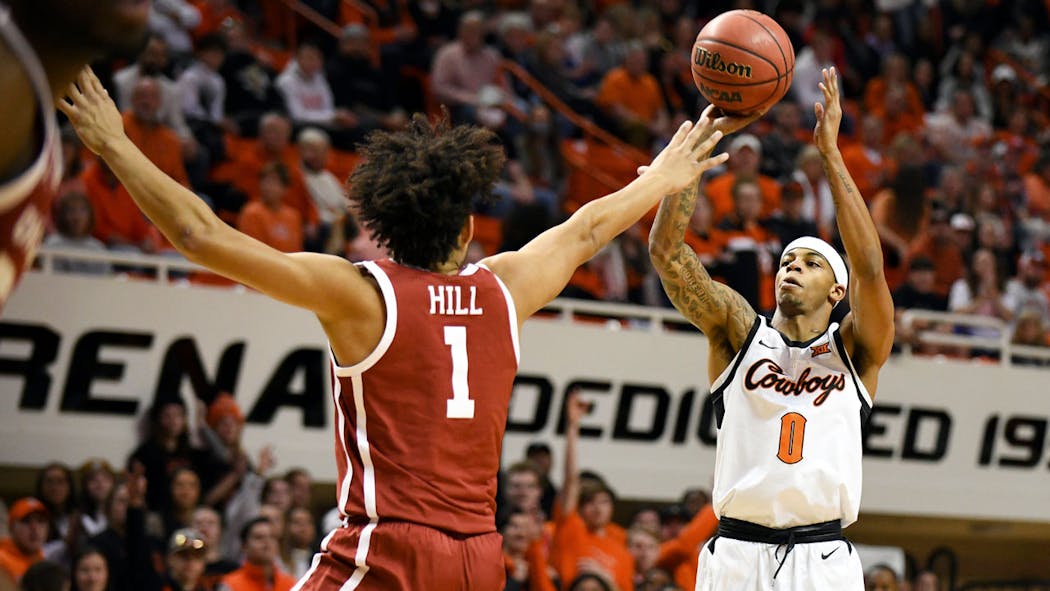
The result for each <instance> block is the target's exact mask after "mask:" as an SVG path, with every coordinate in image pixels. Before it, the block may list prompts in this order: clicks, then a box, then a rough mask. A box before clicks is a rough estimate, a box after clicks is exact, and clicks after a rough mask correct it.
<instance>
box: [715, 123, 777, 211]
mask: <svg viewBox="0 0 1050 591" xmlns="http://www.w3.org/2000/svg"><path fill="white" fill-rule="evenodd" d="M761 160H762V144H761V143H760V142H759V141H758V138H756V137H755V136H753V135H751V134H749V133H745V134H741V135H738V136H736V137H734V138H733V141H732V142H730V143H729V172H727V173H725V174H722V175H719V176H717V177H715V178H713V179H711V180H710V181H708V183H707V185H705V186H704V193H706V194H707V196H708V197H709V198H710V199H711V207H712V209H713V212H714V220H715V223H716V224H717V223H719V222H721V221H722V219H723V218H725V217H726V216H727V215H729V214H730V213H731V212H732V211H733V208H734V203H733V187H735V186H736V185H737V184H738V183H739V182H743V181H752V182H755V183H757V184H758V188H759V191H760V192H761V195H762V211H761V216H762V217H765V216H769V215H772V214H773V212H774V211H776V210H777V209H779V208H780V183H778V182H777V181H776V180H774V179H772V178H770V177H768V176H766V175H764V174H759V172H758V165H759V162H761Z"/></svg>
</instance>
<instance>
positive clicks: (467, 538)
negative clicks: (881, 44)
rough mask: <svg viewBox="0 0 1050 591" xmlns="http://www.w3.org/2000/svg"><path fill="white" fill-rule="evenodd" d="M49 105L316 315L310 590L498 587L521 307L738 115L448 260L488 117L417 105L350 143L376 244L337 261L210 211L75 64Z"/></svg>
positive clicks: (190, 237)
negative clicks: (317, 505) (330, 499)
mask: <svg viewBox="0 0 1050 591" xmlns="http://www.w3.org/2000/svg"><path fill="white" fill-rule="evenodd" d="M60 108H62V110H63V111H64V112H65V113H66V114H67V115H69V118H70V120H71V121H72V122H73V125H74V127H76V129H77V132H78V133H79V134H80V137H81V139H83V141H84V145H86V146H87V147H88V148H90V149H91V150H92V151H94V152H95V153H97V154H99V155H100V156H101V157H102V158H103V159H104V160H105V161H106V162H107V164H109V167H110V168H111V169H112V170H113V172H114V173H115V174H116V175H117V177H118V178H120V180H121V181H122V182H123V183H124V184H125V186H126V187H127V188H128V191H129V192H130V193H131V195H132V197H133V198H134V199H135V202H136V203H137V204H138V205H139V207H140V208H141V209H142V210H143V211H144V212H145V213H146V215H147V216H148V217H149V218H150V219H151V220H153V222H154V223H155V224H156V225H157V226H158V227H159V228H160V230H161V231H162V232H163V233H164V235H165V236H167V238H168V239H169V240H170V241H171V242H172V244H173V245H174V246H175V247H176V248H177V249H178V250H179V251H180V252H182V253H183V254H184V255H185V256H186V257H187V258H189V259H190V260H192V261H194V262H197V263H200V264H201V265H203V266H205V267H208V268H210V269H211V270H213V271H215V272H216V273H220V274H222V275H225V276H226V277H229V278H230V279H233V280H235V281H239V282H241V283H244V284H245V285H248V286H251V287H253V288H255V289H257V290H259V291H261V292H263V293H265V294H268V295H270V296H271V297H273V298H275V299H278V300H280V301H283V302H287V303H289V304H292V305H294V306H299V307H302V308H306V309H307V310H310V311H312V312H313V313H314V314H315V315H316V316H317V319H318V321H320V323H321V326H322V327H323V328H324V331H325V333H326V334H327V336H328V340H329V346H330V349H331V353H332V366H333V373H334V381H333V383H334V387H333V399H334V400H333V402H334V404H335V408H336V412H335V452H336V458H337V462H338V465H339V474H340V481H339V489H338V494H339V507H340V509H341V510H342V511H343V513H344V515H345V519H344V522H343V526H342V527H340V528H337V529H336V530H334V531H333V532H331V533H330V534H329V535H328V536H327V537H326V538H325V540H324V542H323V543H322V545H321V553H320V554H318V555H317V556H316V557H315V559H314V562H313V565H312V566H311V568H310V570H309V572H308V573H307V574H306V575H304V577H303V579H302V580H301V581H299V583H298V585H297V586H296V589H297V590H300V589H301V590H309V591H317V590H326V591H327V590H332V591H335V590H340V591H350V590H353V589H360V590H384V591H387V590H399V589H403V590H413V591H418V590H420V589H440V590H441V591H457V590H468V589H469V590H471V591H496V590H499V589H502V588H503V583H504V570H503V559H502V552H501V549H500V536H499V534H498V533H496V527H495V522H494V515H493V513H494V510H495V493H496V472H497V468H498V463H499V456H500V444H501V441H502V438H503V428H504V424H505V422H506V419H507V407H508V400H509V397H510V392H511V387H512V385H513V379H514V373H515V371H516V369H517V359H518V355H517V338H518V337H517V335H518V330H519V328H520V326H521V324H522V323H523V322H524V321H525V319H527V318H528V317H529V316H530V315H532V314H533V313H534V312H536V311H537V310H539V309H540V308H541V307H542V306H544V305H545V304H547V303H548V302H549V301H550V300H552V299H553V298H554V297H555V296H557V295H558V293H559V292H560V291H561V290H562V288H564V287H565V285H566V283H568V281H569V278H570V276H571V275H572V273H573V271H574V270H575V269H576V267H577V266H579V265H580V264H582V263H583V262H584V261H586V260H588V259H589V258H591V257H592V256H594V255H595V254H596V253H597V252H598V250H599V249H601V248H602V247H603V246H604V245H605V244H606V243H607V242H608V241H609V240H611V239H612V238H613V237H615V236H616V235H617V234H619V233H620V232H622V231H624V230H625V229H627V228H628V227H629V226H630V225H632V224H634V223H635V222H636V221H637V220H638V219H639V218H640V217H641V216H642V215H643V214H644V213H646V212H647V211H649V209H650V208H651V207H653V206H654V205H656V203H657V202H658V201H659V200H660V198H661V197H662V196H663V195H665V194H668V193H672V192H675V191H677V190H679V189H681V188H682V187H685V186H686V185H690V184H695V183H696V182H697V178H698V177H699V175H700V174H701V173H702V172H703V171H704V170H707V169H709V168H711V167H713V166H715V165H717V164H719V163H721V162H723V161H725V155H724V154H723V155H719V156H717V157H714V158H703V159H701V158H700V155H701V154H708V153H710V151H711V149H712V148H713V147H714V145H715V143H716V142H717V141H718V140H719V138H721V136H722V133H723V131H732V130H735V129H738V128H739V127H740V126H742V125H743V124H745V123H746V122H747V121H743V120H737V119H730V118H721V119H718V120H714V119H713V118H711V117H705V118H703V119H702V120H701V121H700V122H699V123H698V124H696V125H692V124H691V123H689V122H686V123H684V124H683V125H682V126H681V127H680V128H679V130H678V132H677V133H676V134H675V136H674V138H672V140H671V142H670V144H669V145H668V147H667V148H665V149H664V151H663V152H661V153H660V155H659V156H657V157H656V159H655V160H653V162H652V164H651V165H649V167H647V169H646V170H645V171H644V172H643V174H641V176H640V177H639V178H638V179H637V180H635V181H634V182H632V183H631V184H630V185H628V186H626V187H624V188H623V189H621V190H619V191H617V192H615V193H612V194H611V195H608V196H606V197H603V198H601V199H598V200H595V201H593V202H591V203H589V204H587V205H586V206H584V207H582V208H580V209H579V210H578V211H577V212H576V213H575V214H574V215H573V216H572V217H571V218H570V219H569V220H568V221H566V222H565V223H563V224H561V225H559V226H557V227H555V228H552V229H550V230H548V231H547V232H544V233H543V234H541V235H540V236H538V237H537V238H536V239H534V240H533V241H532V242H530V243H529V244H527V245H526V246H524V247H523V248H522V249H521V250H519V251H515V252H505V253H501V254H497V255H495V256H492V257H489V258H487V259H485V260H484V261H482V264H480V265H478V266H471V265H466V266H464V265H463V260H464V257H465V256H466V252H467V247H468V245H469V243H470V240H471V237H472V234H473V221H472V219H471V217H470V211H471V205H472V202H473V200H474V199H475V198H479V196H480V198H482V199H485V198H487V196H489V195H490V194H491V189H492V186H493V184H494V183H495V181H496V179H497V177H498V175H499V173H500V170H501V169H502V167H503V161H504V156H503V151H502V149H501V148H500V147H499V146H498V144H496V143H495V137H494V136H493V134H492V133H490V132H489V131H486V130H483V129H480V128H476V127H468V126H464V127H449V125H448V124H447V123H446V122H440V123H438V124H437V125H431V124H430V123H429V122H427V121H426V119H425V118H423V117H422V116H417V118H416V119H414V120H413V122H412V124H411V125H410V126H409V127H408V129H406V130H405V131H401V132H397V133H376V134H374V135H372V136H371V137H370V138H369V140H368V142H367V144H366V145H365V146H364V149H363V152H364V156H365V158H366V160H365V163H364V164H362V165H361V166H360V167H358V169H357V170H356V171H355V172H354V175H353V177H352V178H351V182H350V187H351V189H350V191H351V195H350V197H351V200H352V201H353V202H354V203H355V205H356V207H357V213H358V214H359V217H360V219H361V221H362V222H363V223H364V224H366V225H367V226H368V228H369V229H370V230H371V232H372V234H373V235H374V236H375V237H376V238H377V239H378V240H379V241H380V243H382V244H383V245H384V246H386V247H387V248H388V249H389V251H390V252H391V253H392V256H393V260H384V261H378V262H367V263H364V264H361V265H354V264H351V263H349V262H347V261H346V260H344V259H341V258H338V257H334V256H328V255H321V254H314V253H293V254H286V253H282V252H278V251H276V250H274V249H272V248H270V247H268V246H265V245H263V244H262V243H260V242H257V241H256V240H253V239H252V238H250V237H248V236H246V235H244V234H241V233H239V232H237V231H236V230H234V229H232V228H230V227H229V226H227V225H226V224H225V223H223V222H222V220H220V219H219V218H217V217H216V216H215V215H214V214H213V213H212V211H211V209H209V208H208V206H207V205H206V204H205V203H203V202H202V201H200V200H199V199H197V198H196V196H194V195H193V194H192V193H190V192H189V191H187V190H186V189H185V188H183V187H182V186H181V185H179V184H178V183H176V182H174V181H172V180H171V179H170V178H168V177H167V176H165V175H164V174H163V173H161V172H160V171H159V170H158V169H157V168H156V167H155V166H153V164H151V163H150V162H149V160H147V159H146V158H145V157H144V156H143V155H142V153H141V152H140V151H139V150H138V149H137V148H136V147H135V146H134V144H132V143H131V142H130V141H129V140H128V139H127V136H126V135H125V134H124V133H123V129H122V122H121V118H120V114H119V113H118V112H117V109H116V107H115V106H114V105H113V102H112V101H111V100H109V98H108V97H107V96H106V94H105V91H104V90H102V87H101V85H100V84H99V82H98V80H97V79H96V78H95V77H94V74H92V73H91V72H90V70H86V71H85V72H84V73H83V74H82V75H81V77H80V78H79V79H78V81H77V85H76V86H75V87H72V88H70V90H69V92H68V93H67V97H66V99H65V101H63V102H60Z"/></svg>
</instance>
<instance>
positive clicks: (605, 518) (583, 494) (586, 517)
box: [550, 393, 634, 590]
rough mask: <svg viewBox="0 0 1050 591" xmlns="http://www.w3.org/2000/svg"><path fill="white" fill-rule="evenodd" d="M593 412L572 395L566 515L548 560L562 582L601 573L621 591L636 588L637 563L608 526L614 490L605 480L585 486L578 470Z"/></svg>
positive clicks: (557, 526) (568, 411)
mask: <svg viewBox="0 0 1050 591" xmlns="http://www.w3.org/2000/svg"><path fill="white" fill-rule="evenodd" d="M589 408H590V405H589V404H588V403H587V402H585V401H583V400H581V399H580V398H579V397H578V396H577V395H576V394H575V393H572V394H570V395H569V400H568V404H567V407H566V414H567V421H568V424H567V426H566V428H565V484H564V486H563V488H562V498H561V509H562V513H561V515H560V516H559V518H558V520H557V522H556V524H555V529H554V542H553V544H552V547H551V558H550V561H551V564H552V565H553V566H554V568H555V570H557V571H558V576H559V577H560V578H561V580H562V581H573V580H574V579H576V577H577V576H578V575H580V574H583V573H585V572H598V573H601V574H602V575H603V576H605V578H608V579H609V580H612V581H615V583H616V585H617V587H619V588H620V589H621V590H622V589H633V588H634V558H633V557H632V556H631V554H630V552H628V551H627V545H626V540H625V537H624V536H622V535H619V533H618V532H615V530H613V529H612V528H611V527H610V526H611V525H612V524H611V523H610V522H611V520H612V513H613V503H614V498H613V493H612V490H610V489H609V488H608V486H606V485H605V484H604V483H603V482H601V481H593V480H592V481H588V482H587V483H586V484H582V483H581V478H580V473H579V471H578V470H577V467H576V442H577V439H578V438H579V431H580V421H581V420H582V419H583V415H584V414H585V413H587V412H588V410H589ZM577 509H578V511H577Z"/></svg>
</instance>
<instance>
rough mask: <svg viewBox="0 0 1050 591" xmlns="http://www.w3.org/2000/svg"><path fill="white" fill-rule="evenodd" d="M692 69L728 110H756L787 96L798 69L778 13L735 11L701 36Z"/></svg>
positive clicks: (705, 90) (704, 89)
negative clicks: (777, 19) (774, 15)
mask: <svg viewBox="0 0 1050 591" xmlns="http://www.w3.org/2000/svg"><path fill="white" fill-rule="evenodd" d="M692 70H693V81H694V82H695V83H696V87H697V88H699V89H700V93H701V94H703V95H704V98H706V99H707V100H708V101H710V102H712V103H714V104H715V105H716V106H718V107H721V108H722V110H723V111H726V112H727V113H735V114H747V113H754V112H755V111H761V110H763V109H766V108H769V107H771V106H773V105H774V104H775V103H776V102H777V101H779V100H780V99H782V98H784V94H785V93H787V91H788V87H790V86H791V77H792V76H793V75H794V73H795V49H794V48H793V47H792V46H791V40H790V39H788V36H787V33H785V32H784V29H783V28H781V26H780V25H778V24H777V22H776V21H775V20H773V19H772V18H770V17H768V16H766V15H764V14H762V13H761V12H755V11H754V10H730V11H729V12H724V13H722V14H720V15H718V16H716V17H715V18H714V19H712V20H711V21H710V22H709V23H707V25H706V26H704V28H703V29H702V30H701V31H700V34H699V35H697V36H696V43H694V44H693V63H692Z"/></svg>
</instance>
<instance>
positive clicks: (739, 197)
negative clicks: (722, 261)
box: [718, 180, 780, 310]
mask: <svg viewBox="0 0 1050 591" xmlns="http://www.w3.org/2000/svg"><path fill="white" fill-rule="evenodd" d="M733 203H734V204H735V205H736V207H735V209H734V210H733V213H732V214H730V215H728V216H726V217H725V218H724V219H723V220H722V222H721V223H720V224H719V225H718V229H719V230H722V231H723V232H725V233H726V234H727V235H728V240H727V241H726V244H727V250H728V252H729V253H730V254H731V256H732V262H730V263H728V264H726V265H724V266H723V275H725V278H726V282H727V283H728V284H729V286H730V287H732V288H733V289H735V290H737V291H738V292H739V293H740V295H742V296H744V298H745V299H746V300H747V301H748V302H749V303H750V304H751V305H752V306H753V307H754V308H755V310H772V309H773V307H774V305H775V302H774V301H773V292H774V289H773V275H774V274H775V273H776V268H775V264H774V260H775V259H774V257H775V256H776V255H777V253H778V252H779V251H780V242H779V241H778V240H777V237H776V234H773V233H772V232H771V231H769V230H768V229H766V227H765V225H764V224H763V218H762V195H761V193H760V191H759V187H758V184H757V183H755V182H754V181H748V180H741V181H738V182H737V184H736V185H734V186H733Z"/></svg>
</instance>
